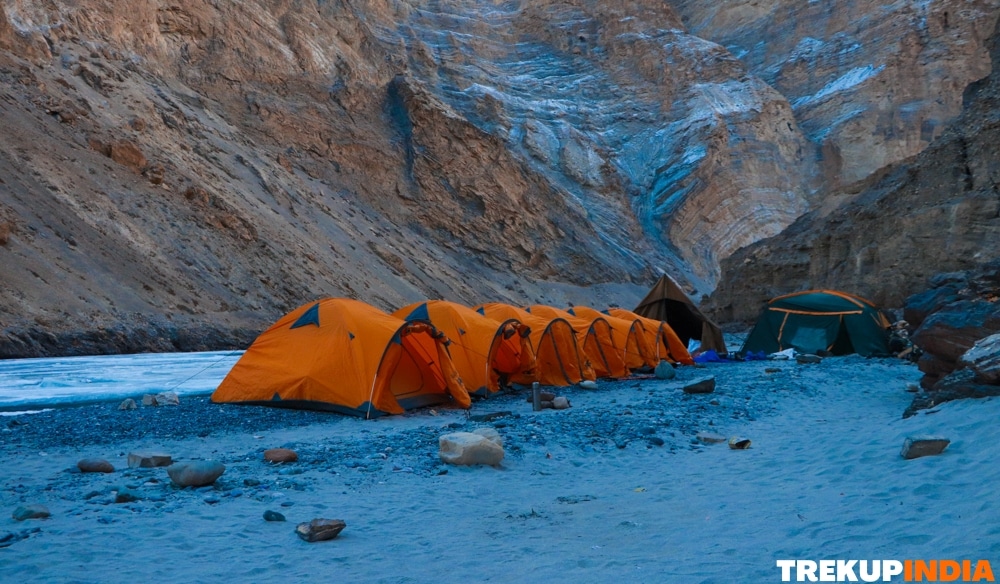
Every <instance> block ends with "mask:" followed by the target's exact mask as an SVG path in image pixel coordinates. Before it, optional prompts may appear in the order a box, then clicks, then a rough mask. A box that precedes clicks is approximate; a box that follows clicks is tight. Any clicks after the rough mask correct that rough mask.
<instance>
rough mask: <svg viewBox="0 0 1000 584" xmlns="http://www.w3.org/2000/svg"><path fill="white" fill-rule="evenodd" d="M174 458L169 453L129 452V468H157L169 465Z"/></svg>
mask: <svg viewBox="0 0 1000 584" xmlns="http://www.w3.org/2000/svg"><path fill="white" fill-rule="evenodd" d="M173 463H174V459H173V458H172V457H171V456H170V455H169V454H163V453H160V452H129V453H128V467H129V468H157V467H160V466H170V465H171V464H173Z"/></svg>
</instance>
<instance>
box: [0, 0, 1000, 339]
mask: <svg viewBox="0 0 1000 584" xmlns="http://www.w3.org/2000/svg"><path fill="white" fill-rule="evenodd" d="M703 4H704V6H701V5H700V4H699V3H697V2H686V1H677V2H672V3H663V2H652V1H648V0H631V1H629V2H625V3H609V2H599V1H597V0H563V1H551V0H542V1H533V2H527V1H515V2H507V3H501V4H497V3H493V2H482V1H475V0H405V1H404V0H354V1H351V0H340V1H337V2H325V3H318V4H317V3H309V2H300V1H292V0H286V1H282V2H268V3H264V2H259V1H251V2H241V3H214V2H204V1H198V0H181V1H177V2H170V3H167V2H159V1H156V0H124V1H116V2H110V1H106V0H81V1H80V2H75V3H57V2H52V1H42V2H25V1H23V0H3V1H2V2H0V80H2V82H0V128H2V130H0V132H2V135H3V140H0V265H2V268H0V269H2V272H3V278H2V281H0V287H2V289H3V294H2V296H0V325H2V326H0V329H2V330H3V331H5V332H4V333H3V334H4V335H5V336H0V354H2V355H23V354H45V353H52V352H72V351H80V352H91V351H94V350H140V349H143V348H153V349H158V350H162V349H164V348H170V346H172V347H174V348H204V347H205V346H220V345H231V344H239V343H241V342H245V341H247V340H249V338H252V335H253V334H255V332H256V331H258V330H259V329H260V328H261V327H262V326H265V325H266V324H267V323H269V322H271V321H273V320H274V319H275V318H277V317H278V316H279V315H280V314H282V313H283V312H285V311H287V310H288V309H290V308H292V307H294V306H296V305H298V304H301V303H303V302H307V301H309V300H311V299H314V298H317V297H320V296H325V295H344V296H351V297H356V298H360V299H362V300H365V301H368V302H371V303H372V304H375V305H377V306H380V307H382V308H386V309H391V308H394V307H396V306H399V305H401V304H404V303H406V302H409V301H413V300H417V299H421V298H434V297H443V298H448V299H452V300H457V301H462V302H469V303H473V302H480V301H484V300H497V299H498V300H506V301H510V302H514V303H525V302H549V303H554V304H563V303H565V302H567V301H573V302H577V303H590V304H605V303H608V302H619V303H622V304H625V305H627V304H629V303H630V302H632V301H634V300H635V299H637V298H638V296H639V295H640V294H641V292H642V291H643V288H644V287H645V286H646V285H648V283H649V282H651V281H652V280H653V278H654V276H655V272H656V271H657V270H659V269H664V268H665V269H668V270H670V271H671V272H673V273H674V274H675V275H678V276H680V277H681V279H682V280H687V281H688V282H690V283H691V285H692V287H693V289H696V290H699V291H708V290H710V289H711V288H712V286H713V285H714V283H715V281H716V279H717V277H718V274H719V268H718V266H719V261H720V260H721V259H722V258H724V257H726V256H727V255H729V254H730V253H731V252H733V251H734V250H736V249H738V248H740V247H742V246H744V245H747V244H750V243H752V242H754V241H757V240H758V239H760V238H761V237H766V236H770V235H774V234H776V233H778V232H779V231H781V230H782V229H783V228H784V227H785V226H787V225H788V224H790V223H791V222H792V221H794V220H795V219H796V218H797V217H799V216H800V215H801V214H802V213H804V212H806V211H807V210H809V209H810V208H811V207H817V206H819V205H820V204H821V203H822V202H823V201H825V200H826V199H825V197H824V193H825V192H826V191H825V189H826V187H827V186H828V185H831V184H839V183H841V182H844V181H845V180H853V178H855V177H860V176H866V175H867V174H870V173H871V171H872V168H877V167H879V166H880V165H881V164H883V163H885V162H891V161H892V160H894V159H895V158H894V157H897V156H902V155H906V154H907V153H912V152H915V151H917V150H919V149H920V148H922V147H923V146H924V145H925V144H926V142H927V141H928V140H929V139H930V138H932V137H933V136H935V135H937V134H938V133H940V128H941V127H943V126H944V125H945V124H946V123H947V121H948V119H949V116H954V114H955V112H956V111H957V107H956V104H957V100H958V99H959V97H958V96H959V95H960V93H961V89H962V88H963V87H964V85H965V84H966V83H967V82H968V81H969V80H971V79H974V78H976V76H977V75H979V76H982V74H984V71H986V70H988V65H987V64H984V62H983V60H982V48H981V46H982V43H981V42H980V40H979V39H980V37H979V36H978V35H980V33H981V28H982V27H983V26H985V25H986V23H987V22H989V23H992V20H991V19H994V20H995V17H996V14H995V13H996V9H995V7H994V6H993V4H990V3H989V2H983V1H980V2H975V3H969V2H963V3H961V5H960V6H959V3H958V2H957V1H956V2H951V3H949V2H944V3H936V4H935V5H934V7H933V9H931V8H919V7H918V9H917V10H916V12H913V13H912V14H910V13H906V11H905V10H903V8H901V7H899V8H894V7H892V6H890V7H878V8H876V7H870V6H867V7H866V5H860V4H859V5H857V6H855V5H853V4H852V5H851V11H849V12H848V13H847V14H849V15H850V17H847V16H838V17H837V18H834V17H833V15H832V13H831V14H830V15H828V16H827V18H825V19H824V18H818V17H817V15H818V13H814V12H810V10H817V9H818V8H809V9H808V10H806V9H803V8H794V9H793V6H794V7H797V6H799V5H800V4H801V3H792V2H786V3H778V2H775V3H773V5H772V6H771V11H770V12H766V11H759V12H754V11H750V12H746V11H744V12H733V11H732V10H730V9H724V10H722V11H720V12H719V15H718V16H714V17H711V18H709V17H707V16H704V15H707V14H709V11H710V10H712V8H711V7H712V6H715V4H713V3H703ZM952 4H955V6H956V7H955V8H954V9H951V8H948V9H947V10H945V12H947V16H944V14H943V13H941V10H942V9H943V8H942V7H944V6H945V5H948V6H951V5H952ZM809 6H813V5H812V4H810V5H809ZM900 6H902V4H901V5H900ZM761 10H762V9H761ZM802 10H804V11H802ZM920 10H923V11H924V13H926V14H924V13H922V12H920ZM928 10H929V11H930V12H928ZM911 12H912V11H911ZM897 13H898V14H897ZM899 14H903V15H909V16H906V17H905V18H904V17H902V16H900V17H898V18H897V16H898V15H899ZM922 14H923V16H921V15H922ZM928 15H930V16H928ZM862 16H864V18H861V17H862ZM790 19H792V20H794V19H799V21H798V22H796V23H795V24H794V26H793V25H792V24H790V23H789V20H790ZM942 19H944V20H942ZM886 21H892V22H895V23H896V24H895V25H894V26H895V27H896V28H893V29H891V30H892V31H895V30H897V29H898V30H899V34H898V35H896V36H899V37H901V38H902V37H906V38H911V37H912V38H913V39H916V40H911V41H907V42H905V43H904V42H902V41H899V42H897V43H891V42H890V43H882V44H879V43H875V42H874V41H875V40H878V39H879V38H881V37H888V36H889V33H888V32H886V30H889V29H882V28H879V27H881V26H887V25H885V24H884V23H885V22H886ZM944 22H946V23H947V27H945V26H943V24H941V23H944ZM727 23H729V24H731V25H732V31H731V35H730V36H727V34H728V33H727V34H723V31H725V30H728V29H727V26H728V25H727ZM927 23H931V24H927ZM935 23H936V24H935ZM974 23H978V24H974ZM835 25H836V26H835ZM789 26H792V27H793V28H791V29H789V28H788V27H789ZM838 26H839V27H841V28H843V29H844V30H848V29H851V30H853V31H854V32H853V33H852V34H854V35H855V36H851V35H850V34H847V32H844V33H843V34H840V35H839V36H838V33H837V30H839V29H838V28H837V27H838ZM990 26H992V24H990ZM935 27H936V28H935ZM869 28H874V29H877V30H876V31H875V32H872V31H869V30H868V29H869ZM789 31H791V36H792V37H795V38H796V39H797V40H796V41H795V43H794V44H788V43H785V42H784V41H780V40H777V39H779V38H780V39H784V38H785V36H781V35H785V33H788V32H789ZM911 33H912V34H911ZM824 35H827V36H824ZM845 35H846V36H845ZM866 35H867V36H866ZM907 35H909V36H907ZM913 35H916V36H913ZM755 36H757V37H758V40H757V41H754V43H751V42H750V41H751V40H752V39H753V38H754V37H755ZM786 36H787V35H786ZM828 36H829V38H828ZM869 38H870V39H871V40H872V44H871V45H870V46H869V45H865V44H860V45H859V47H856V48H852V47H855V45H854V44H850V43H849V42H848V41H849V40H850V39H861V40H865V42H867V40H866V39H869ZM763 39H767V42H766V43H762V44H763V45H771V44H772V42H773V43H774V47H773V48H761V47H760V46H758V44H759V43H758V41H762V40H763ZM772 39H774V40H773V41H772ZM809 39H821V40H823V42H824V43H826V44H822V43H821V44H816V43H812V41H810V40H809ZM713 41H716V42H713ZM717 43H718V44H717ZM803 43H804V44H803ZM838 43H840V44H838ZM744 45H745V47H746V49H745V50H744V48H742V47H744ZM886 47H888V48H886ZM834 48H835V49H836V51H833V49H834ZM807 49H808V50H807ZM828 49H829V50H828ZM831 51H832V52H831ZM835 54H836V55H840V56H839V57H838V56H835ZM865 55H867V56H865ZM862 62H865V63H867V62H871V63H872V69H871V71H869V72H868V73H870V74H868V73H865V72H866V71H868V70H867V69H864V68H863V66H862V65H861V64H859V63H862ZM962 63H964V65H963V66H964V69H963V68H962V67H960V66H959V65H960V64H962ZM880 84H888V85H885V86H884V87H883V89H882V90H878V91H876V90H872V91H870V92H869V91H868V89H867V88H869V87H880V86H882V85H880ZM897 84H898V85H900V86H901V87H896V85H897ZM904 86H905V91H904V89H903V87H904ZM886 87H888V89H886ZM890 89H891V91H890ZM879 91H881V93H879ZM911 94H912V95H911ZM898 95H904V97H905V99H897V97H898ZM859 96H867V97H866V98H865V99H856V98H858V97H859ZM935 99H939V100H941V101H940V103H937V102H935V101H934V100H935ZM852 102H856V103H855V105H854V106H851V105H850V104H851V103H852ZM932 102H933V104H932ZM852 107H853V109H851V108H852ZM855 110H857V111H855ZM873 120H876V121H878V120H881V121H879V122H878V123H877V124H875V125H874V127H872V124H873ZM914 124H915V125H914ZM918 126H919V128H920V129H919V130H915V129H914V128H916V127H918ZM824 128H825V129H824ZM865 132H868V134H865ZM869 134H870V135H869ZM859 136H861V138H859ZM915 136H919V139H917V138H915ZM852 137H853V138H852ZM855 138H856V139H855ZM862 138H863V139H862ZM868 146H872V148H874V150H876V151H878V152H883V151H884V152H885V155H884V156H883V155H881V154H879V155H877V156H874V155H865V154H864V153H863V152H864V149H865V148H867V147H868ZM876 146H877V147H876ZM831 160H833V161H835V163H832V162H831ZM866 165H868V166H866ZM869 167H870V168H869ZM845 177H846V178H845ZM199 327H201V328H202V329H205V330H204V331H203V332H200V333H197V334H191V333H190V331H191V330H193V329H198V330H201V329H199ZM199 339H202V341H199ZM205 339H208V341H205ZM212 339H214V341H212ZM203 341H204V342H203ZM164 343H166V345H164ZM199 343H200V344H199Z"/></svg>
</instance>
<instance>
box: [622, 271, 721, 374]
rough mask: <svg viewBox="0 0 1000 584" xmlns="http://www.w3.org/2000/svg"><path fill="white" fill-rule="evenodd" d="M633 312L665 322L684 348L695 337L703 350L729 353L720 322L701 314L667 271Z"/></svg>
mask: <svg viewBox="0 0 1000 584" xmlns="http://www.w3.org/2000/svg"><path fill="white" fill-rule="evenodd" d="M632 312H634V313H636V314H638V315H639V316H644V317H646V318H651V319H653V320H662V321H664V322H666V323H667V324H669V325H670V328H672V329H673V330H674V332H675V333H677V336H678V337H679V338H680V339H681V341H683V342H684V346H685V347H686V346H687V345H688V343H689V342H690V341H691V339H694V340H696V341H698V342H700V343H701V346H700V349H701V350H703V351H707V350H708V349H713V350H714V351H715V352H716V353H718V354H720V355H725V354H726V353H728V350H727V349H726V342H725V340H723V338H722V329H720V328H719V325H717V324H715V323H714V322H712V320H711V319H709V318H708V317H707V316H705V315H704V314H702V312H701V310H699V309H698V307H697V306H695V304H694V302H692V301H691V299H690V298H688V296H687V294H685V293H684V291H683V290H681V287H680V286H679V285H678V284H677V282H675V281H674V279H673V278H671V277H670V276H668V275H666V274H663V275H662V276H660V279H659V280H657V281H656V284H653V287H652V288H650V290H649V293H648V294H646V297H645V298H643V299H642V301H641V302H639V305H638V306H636V307H635V310H633V311H632Z"/></svg>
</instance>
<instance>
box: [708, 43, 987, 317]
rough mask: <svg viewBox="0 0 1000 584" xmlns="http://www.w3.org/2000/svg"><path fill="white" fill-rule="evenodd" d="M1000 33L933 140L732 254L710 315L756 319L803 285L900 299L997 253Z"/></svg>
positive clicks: (881, 301) (892, 304) (882, 301)
mask: <svg viewBox="0 0 1000 584" xmlns="http://www.w3.org/2000/svg"><path fill="white" fill-rule="evenodd" d="M997 40H998V39H997V35H996V34H994V35H993V36H991V37H990V39H989V41H988V43H987V46H988V47H990V54H991V56H992V60H993V63H994V67H993V72H992V73H991V75H990V76H989V77H988V78H986V79H984V80H982V81H980V82H977V83H975V84H973V85H972V86H970V88H969V90H968V91H967V92H966V96H965V102H966V107H965V109H964V111H963V112H962V114H961V116H960V117H959V118H958V119H957V120H956V121H955V122H954V123H953V125H952V126H951V127H950V128H949V129H948V130H947V131H946V132H945V133H944V134H942V135H941V136H940V137H939V138H938V139H936V140H935V141H934V142H933V143H932V144H931V145H930V146H929V147H928V148H927V149H926V150H924V151H923V152H921V153H920V154H919V155H917V156H915V157H913V158H912V159H909V160H907V161H906V162H904V163H900V164H896V165H892V166H890V167H888V168H886V169H884V170H882V171H879V172H877V173H875V174H873V175H872V176H871V177H869V178H868V179H866V180H864V181H861V182H859V183H855V184H854V185H852V186H851V187H850V188H845V189H843V190H841V191H839V192H838V193H836V194H835V196H834V198H833V199H831V200H830V201H829V202H828V205H829V207H828V208H818V209H815V210H814V211H811V212H809V213H807V214H806V215H804V216H803V217H801V218H800V219H799V220H797V221H796V222H795V223H794V224H793V225H792V226H790V227H789V228H788V229H787V230H786V231H785V232H783V233H782V234H781V235H780V236H778V237H774V238H770V239H767V240H763V241H760V242H758V243H756V244H754V245H752V246H748V247H747V248H744V249H742V250H740V251H739V252H738V253H736V254H734V255H733V256H732V257H730V258H729V259H727V260H725V261H724V262H723V268H722V269H723V273H724V274H725V276H724V278H723V279H722V281H721V282H720V284H719V287H718V288H717V289H716V291H715V292H714V293H713V294H712V297H711V299H710V302H709V305H710V306H709V307H708V309H709V311H710V312H711V313H712V314H713V316H714V317H715V318H716V319H717V320H721V321H731V320H740V321H750V320H752V319H753V318H755V317H756V315H757V314H758V312H759V310H760V307H761V305H762V304H763V302H765V301H766V300H767V299H769V298H771V297H773V296H777V295H779V294H783V293H787V292H792V291H796V290H802V289H806V288H835V289H841V290H847V291H850V292H854V293H857V294H860V295H862V296H865V297H867V298H869V299H871V300H872V301H874V302H875V303H876V304H878V305H880V306H884V307H888V308H899V307H902V306H903V304H904V301H905V300H906V298H907V297H909V296H910V295H912V294H916V293H919V292H922V291H923V290H925V289H926V288H927V285H928V279H929V278H930V277H932V276H934V275H935V274H937V273H940V272H954V271H962V270H969V269H971V268H974V267H975V266H977V265H981V264H983V263H985V262H987V261H989V260H991V259H993V258H996V257H998V256H1000V198H998V196H997V188H996V180H995V177H996V176H997V173H998V172H1000V169H998V166H997V165H998V162H997V161H998V157H997V149H996V144H997V143H1000V114H998V112H1000V109H998V107H997V105H998V98H1000V73H998V70H997V67H996V65H997V64H998V63H1000V46H998V44H997ZM837 202H839V203H840V206H839V207H838V206H836V205H835V204H834V203H837ZM911 324H913V323H912V322H911Z"/></svg>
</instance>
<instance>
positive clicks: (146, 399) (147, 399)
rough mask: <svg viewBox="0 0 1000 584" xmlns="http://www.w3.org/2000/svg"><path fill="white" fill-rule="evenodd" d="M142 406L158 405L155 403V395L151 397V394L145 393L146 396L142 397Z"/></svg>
mask: <svg viewBox="0 0 1000 584" xmlns="http://www.w3.org/2000/svg"><path fill="white" fill-rule="evenodd" d="M142 405H144V406H158V405H160V404H159V402H157V401H156V396H155V395H153V394H151V393H147V394H146V395H144V396H142Z"/></svg>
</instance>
